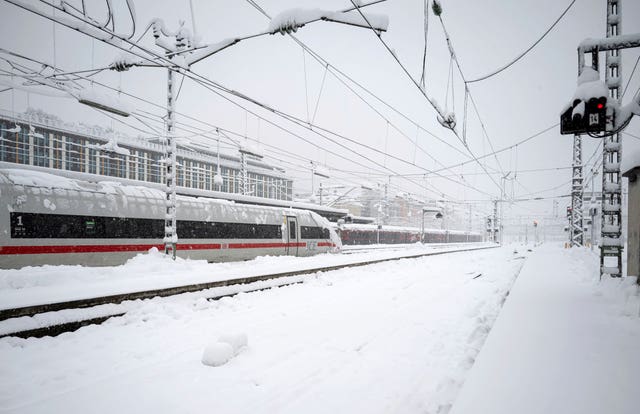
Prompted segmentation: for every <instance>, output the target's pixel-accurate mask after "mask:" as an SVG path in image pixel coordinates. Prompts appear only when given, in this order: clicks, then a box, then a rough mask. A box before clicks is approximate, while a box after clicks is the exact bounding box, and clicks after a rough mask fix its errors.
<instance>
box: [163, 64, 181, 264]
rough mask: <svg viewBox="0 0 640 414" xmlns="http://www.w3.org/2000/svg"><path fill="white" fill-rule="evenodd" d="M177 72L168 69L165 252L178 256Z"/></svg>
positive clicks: (173, 256)
mask: <svg viewBox="0 0 640 414" xmlns="http://www.w3.org/2000/svg"><path fill="white" fill-rule="evenodd" d="M174 82H175V74H174V72H173V70H172V69H171V68H170V69H169V70H168V71H167V146H166V149H167V154H166V157H165V165H166V170H165V173H166V176H165V178H166V183H167V187H166V188H165V193H166V210H165V213H166V214H165V216H164V252H165V254H167V255H169V254H170V255H171V257H172V258H173V259H175V258H176V244H177V243H178V233H177V231H176V140H175V139H174V137H173V132H174V123H175V94H176V91H175V89H176V88H175V85H174Z"/></svg>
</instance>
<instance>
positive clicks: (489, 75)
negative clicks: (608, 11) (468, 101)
mask: <svg viewBox="0 0 640 414" xmlns="http://www.w3.org/2000/svg"><path fill="white" fill-rule="evenodd" d="M575 2H576V0H572V1H571V3H569V5H568V6H567V7H566V8H565V9H564V11H563V12H562V14H560V16H558V18H557V19H556V20H555V21H554V22H553V24H552V25H551V26H549V28H548V29H547V30H546V31H545V32H544V33H543V34H542V36H540V37H539V38H538V39H537V40H536V41H535V42H533V44H532V45H531V46H529V47H528V48H527V49H525V50H524V51H523V52H521V53H520V54H518V55H517V56H516V57H515V58H514V59H513V60H511V61H510V62H508V63H507V64H505V65H503V66H501V67H500V68H498V69H496V70H494V71H491V72H489V73H488V74H486V75H483V76H480V77H478V78H475V79H470V80H467V81H465V83H474V82H480V81H483V80H485V79H489V78H491V77H493V76H495V75H497V74H499V73H500V72H502V71H505V70H507V69H508V68H510V67H511V66H513V65H514V64H515V63H516V62H518V61H519V60H520V59H522V58H523V57H525V55H526V54H527V53H529V52H530V51H531V50H533V48H534V47H536V46H537V45H538V43H540V42H541V41H542V39H544V38H545V37H546V36H547V35H548V34H549V33H550V32H551V31H552V30H553V28H554V27H556V25H557V24H558V23H560V20H562V18H563V17H564V15H565V14H567V12H568V11H569V9H571V7H572V6H573V5H574V3H575Z"/></svg>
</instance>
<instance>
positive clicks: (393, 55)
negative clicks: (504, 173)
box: [350, 0, 502, 191]
mask: <svg viewBox="0 0 640 414" xmlns="http://www.w3.org/2000/svg"><path fill="white" fill-rule="evenodd" d="M350 1H351V3H352V4H353V5H354V7H355V8H356V10H357V11H358V13H360V16H362V18H363V19H364V20H365V21H366V22H367V25H369V28H370V29H371V31H372V32H373V33H374V34H375V36H376V37H377V38H378V40H379V41H380V42H381V43H382V45H383V46H384V47H385V48H386V49H387V51H388V52H389V54H391V56H392V57H393V59H394V60H395V61H396V62H397V63H398V65H400V67H401V68H402V70H403V71H404V73H405V74H406V75H407V76H408V77H409V79H410V80H411V82H413V84H414V85H415V86H416V87H417V88H418V90H420V92H421V93H422V95H423V96H424V97H425V98H426V99H427V101H428V102H429V103H430V104H431V106H432V107H433V108H434V109H435V110H436V112H437V113H438V114H439V115H440V117H441V118H442V119H447V116H446V114H444V113H443V112H442V110H441V109H440V107H438V105H437V104H436V103H435V101H433V99H431V98H430V97H429V96H428V95H427V93H426V91H425V89H424V88H422V87H421V86H420V84H419V83H418V82H416V80H415V79H414V78H413V76H411V74H410V73H409V70H408V69H407V68H406V67H405V66H404V65H403V64H402V62H401V61H400V59H399V58H398V56H396V54H395V53H394V52H393V50H391V48H390V47H389V45H387V43H386V42H385V41H384V40H383V39H382V36H381V34H380V33H378V32H376V30H375V29H374V28H373V25H371V23H370V22H369V20H368V19H367V17H366V16H365V14H364V13H362V10H360V8H359V7H358V6H357V4H356V2H355V0H350ZM449 129H450V130H451V132H452V133H453V134H454V135H455V136H456V138H458V140H459V141H460V142H462V143H463V145H464V147H465V148H466V149H467V151H468V152H469V154H470V155H471V156H472V157H473V159H474V160H475V161H476V162H477V163H478V165H479V166H480V168H482V169H483V170H484V171H485V172H486V173H487V177H489V178H490V179H491V181H493V183H494V184H495V185H496V186H497V187H498V188H499V189H500V190H501V191H502V187H501V186H500V184H498V183H497V182H496V180H494V179H493V177H492V176H491V175H490V174H489V172H488V171H487V169H486V168H485V166H484V165H483V164H482V163H480V162H479V161H478V160H477V158H476V156H475V154H474V153H473V151H471V149H470V148H469V146H468V145H467V143H466V142H464V141H463V140H462V138H460V136H459V135H458V133H457V132H456V130H455V128H454V127H451V128H449Z"/></svg>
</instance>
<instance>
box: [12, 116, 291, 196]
mask: <svg viewBox="0 0 640 414" xmlns="http://www.w3.org/2000/svg"><path fill="white" fill-rule="evenodd" d="M212 146H215V145H212ZM213 149H215V148H213ZM176 156H177V163H178V168H177V171H176V173H177V177H176V184H177V185H178V186H179V187H185V188H193V189H199V190H219V191H222V192H227V193H236V194H239V193H240V188H241V184H240V177H241V175H240V158H239V156H237V157H236V156H233V155H229V154H222V153H221V154H220V174H221V175H222V178H223V185H222V187H221V188H219V189H216V188H214V183H213V177H214V175H215V173H216V167H217V162H218V154H217V153H216V152H215V151H212V150H209V149H208V148H205V147H202V148H200V147H199V146H198V148H196V149H194V148H190V147H188V146H187V145H184V144H182V145H181V144H178V148H177V152H176ZM164 158H165V157H164V145H163V144H162V143H161V142H159V140H155V141H152V140H147V139H143V138H132V137H129V136H126V135H123V134H120V133H117V132H114V131H112V130H105V129H104V128H101V127H97V126H87V125H84V124H79V125H78V124H71V123H65V122H62V121H61V120H60V119H58V118H57V117H55V116H51V115H48V114H45V113H43V112H41V111H35V110H29V111H28V112H27V113H25V114H16V115H15V116H9V115H3V114H0V161H3V162H8V163H15V164H22V165H30V166H35V167H45V168H53V169H58V170H66V171H75V172H80V173H89V174H97V175H103V176H108V177H117V178H124V179H129V180H137V181H145V182H150V183H163V182H164V172H165V169H164V162H163V160H164ZM247 172H248V182H249V191H248V193H249V195H252V196H255V197H263V198H269V199H275V200H287V201H290V200H292V198H293V181H292V180H291V179H288V178H287V177H286V175H285V171H284V170H282V169H280V168H277V167H274V166H272V165H269V164H267V163H265V162H263V161H261V160H258V159H253V158H249V160H248V163H247Z"/></svg>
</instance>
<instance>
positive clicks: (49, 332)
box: [0, 245, 499, 338]
mask: <svg viewBox="0 0 640 414" xmlns="http://www.w3.org/2000/svg"><path fill="white" fill-rule="evenodd" d="M496 247H499V246H497V245H492V246H481V247H471V248H470V247H465V248H459V249H454V250H435V251H428V252H421V253H416V254H408V255H400V256H396V257H391V258H384V259H375V260H364V261H358V262H352V263H346V264H339V265H333V266H323V267H316V268H307V269H302V270H294V271H288V272H280V273H270V274H265V275H259V276H249V277H240V278H234V279H228V280H222V281H215V282H207V283H197V284H190V285H183V286H175V287H170V288H163V289H152V290H144V291H137V292H129V293H123V294H116V295H108V296H100V297H92V298H86V299H79V300H72V301H63V302H56V303H47V304H41V305H34V306H25V307H18V308H11V309H0V325H1V324H3V323H6V322H9V321H11V320H15V319H16V318H24V317H35V316H36V315H43V314H47V313H51V312H61V311H68V310H74V309H92V308H99V307H104V306H105V305H117V304H122V303H123V302H127V301H135V300H144V299H151V298H157V297H168V296H175V295H180V294H185V293H193V292H200V291H206V290H209V289H214V288H222V287H229V286H241V285H249V284H254V283H256V282H261V281H266V280H276V279H286V278H289V280H283V281H282V283H276V284H273V285H270V286H268V287H258V288H251V287H248V289H246V290H242V289H240V290H237V291H234V292H231V293H222V294H220V293H218V294H206V293H205V294H204V295H203V296H204V297H205V298H206V299H207V300H217V299H221V298H223V297H229V296H233V295H236V294H238V293H248V292H255V291H260V290H265V289H271V288H273V287H280V286H286V285H291V284H296V283H301V282H302V281H303V280H299V279H298V280H290V279H291V277H292V276H301V275H307V274H313V273H317V272H329V271H333V270H339V269H343V268H349V267H360V266H369V265H373V264H377V263H382V262H388V261H394V260H402V259H414V258H419V257H425V256H437V255H443V254H450V253H460V252H468V251H474V250H486V249H492V248H496ZM101 313H102V314H100V315H98V316H95V315H94V316H91V317H86V318H80V319H79V320H73V321H68V322H64V323H58V324H52V325H49V326H40V327H37V328H33V329H17V330H13V331H12V330H11V329H10V328H9V329H7V328H5V329H0V338H3V337H8V336H15V337H20V338H29V337H44V336H56V335H60V334H62V333H64V332H72V331H75V330H77V329H79V328H81V327H83V326H87V325H93V324H101V323H102V322H104V321H106V320H108V319H110V318H113V317H118V316H122V315H124V314H125V313H126V310H125V311H122V310H118V311H113V310H111V311H109V310H106V311H103V312H101Z"/></svg>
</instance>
